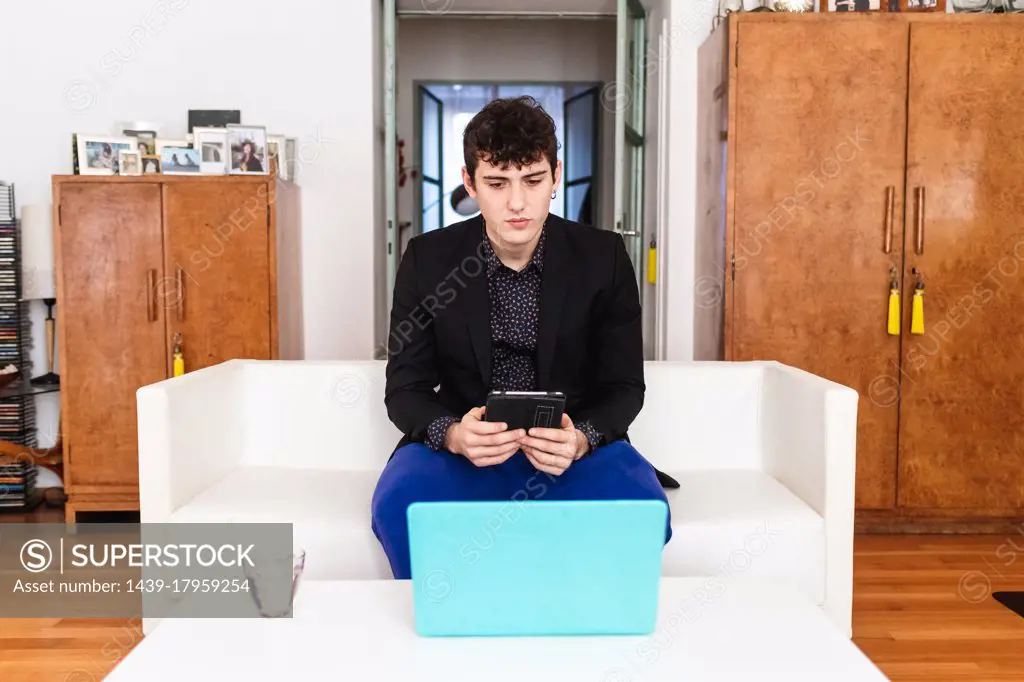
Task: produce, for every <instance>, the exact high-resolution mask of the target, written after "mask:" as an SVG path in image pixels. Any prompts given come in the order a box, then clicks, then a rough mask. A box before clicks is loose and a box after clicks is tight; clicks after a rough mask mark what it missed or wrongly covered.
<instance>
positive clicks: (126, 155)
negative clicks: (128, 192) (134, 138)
mask: <svg viewBox="0 0 1024 682" xmlns="http://www.w3.org/2000/svg"><path fill="white" fill-rule="evenodd" d="M118 154H119V156H118V159H117V168H118V173H119V174H120V175H142V156H141V155H140V154H139V152H138V150H137V149H132V150H127V149H122V150H121V151H120V152H119V153H118Z"/></svg>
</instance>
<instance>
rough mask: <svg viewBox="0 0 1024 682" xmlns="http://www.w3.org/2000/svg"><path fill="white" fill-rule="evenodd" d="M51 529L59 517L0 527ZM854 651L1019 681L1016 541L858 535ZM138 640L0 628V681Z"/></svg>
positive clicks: (84, 678)
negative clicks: (1007, 593) (999, 597)
mask: <svg viewBox="0 0 1024 682" xmlns="http://www.w3.org/2000/svg"><path fill="white" fill-rule="evenodd" d="M20 520H25V521H46V522H50V523H53V522H60V521H61V520H62V517H61V515H60V512H59V511H56V510H44V511H42V512H37V513H34V514H32V515H30V516H29V517H27V518H24V519H20V518H18V517H12V516H10V515H8V516H0V522H15V521H20ZM854 551H855V559H854V594H853V598H854V616H853V618H854V621H853V630H854V642H855V643H856V644H857V646H859V647H860V648H861V650H863V651H864V653H866V654H867V655H868V656H869V657H870V658H871V659H872V660H873V661H875V663H877V664H878V666H879V667H880V668H881V669H882V671H883V672H885V674H886V675H888V676H889V678H890V679H892V680H895V681H896V682H902V681H907V682H910V681H914V682H918V681H920V682H925V681H927V682H941V681H942V680H970V681H971V682H984V681H985V680H1024V618H1021V617H1020V616H1018V615H1016V614H1015V613H1013V612H1012V611H1010V610H1009V609H1007V608H1005V607H1004V606H1002V605H1001V604H999V603H998V602H996V601H995V600H993V599H992V598H991V593H992V592H994V591H1000V590H1024V528H1022V529H1021V530H1020V533H1019V534H1017V535H1008V536H1007V535H1000V536H996V535H986V536H892V535H873V536H859V537H858V538H857V539H856V542H855V550H854ZM141 639H142V631H141V623H140V622H139V621H138V620H128V619H108V620H93V619H76V620H72V619H33V620H2V619H0V682H99V680H102V679H103V678H104V677H105V676H106V675H107V673H108V672H109V671H110V670H111V669H112V668H113V667H114V666H115V665H116V664H117V662H118V661H119V660H121V658H123V657H124V656H125V655H127V653H128V652H129V651H131V649H132V648H133V647H134V646H135V645H136V644H137V643H138V642H139V641H140V640H141Z"/></svg>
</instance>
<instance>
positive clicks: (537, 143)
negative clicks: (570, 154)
mask: <svg viewBox="0 0 1024 682" xmlns="http://www.w3.org/2000/svg"><path fill="white" fill-rule="evenodd" d="M558 147H559V144H558V139H557V138H556V137H555V122H554V120H552V118H551V116H550V115H549V114H548V112H546V111H544V107H542V106H541V105H540V104H538V103H537V100H535V99H534V98H533V97H529V96H527V95H523V96H522V97H506V98H501V99H495V100H492V101H490V102H488V104H487V106H485V107H484V108H483V109H481V110H480V112H479V113H478V114H477V115H476V116H474V117H473V119H472V120H471V121H470V122H469V124H468V125H466V130H465V132H464V133H463V134H462V153H463V156H464V158H465V161H466V170H467V171H469V177H470V181H471V182H473V181H475V178H476V167H477V164H478V162H479V161H486V162H487V163H490V164H493V165H495V166H498V167H500V168H508V167H509V166H515V167H516V168H517V169H518V168H522V167H523V166H526V165H529V164H531V163H536V162H538V161H540V160H541V159H542V158H547V160H548V163H549V164H550V165H551V173H552V175H554V172H555V166H556V165H557V162H558Z"/></svg>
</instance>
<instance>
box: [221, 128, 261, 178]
mask: <svg viewBox="0 0 1024 682" xmlns="http://www.w3.org/2000/svg"><path fill="white" fill-rule="evenodd" d="M227 130H228V147H229V150H230V154H229V168H228V173H230V174H231V175H267V174H268V172H269V171H268V168H269V166H270V159H269V158H268V156H267V129H266V127H264V126H251V125H234V124H230V125H228V126H227Z"/></svg>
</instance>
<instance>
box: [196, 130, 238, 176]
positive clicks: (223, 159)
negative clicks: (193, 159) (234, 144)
mask: <svg viewBox="0 0 1024 682" xmlns="http://www.w3.org/2000/svg"><path fill="white" fill-rule="evenodd" d="M192 139H193V143H192V147H193V148H194V149H196V150H198V151H199V168H200V172H202V173H203V174H204V175H224V174H225V173H227V172H228V155H229V150H228V131H227V128H215V127H210V126H196V127H195V128H193V130H192Z"/></svg>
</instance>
